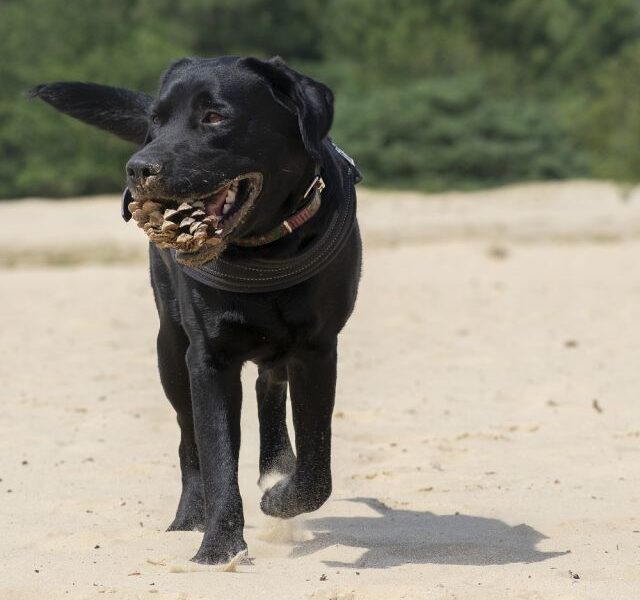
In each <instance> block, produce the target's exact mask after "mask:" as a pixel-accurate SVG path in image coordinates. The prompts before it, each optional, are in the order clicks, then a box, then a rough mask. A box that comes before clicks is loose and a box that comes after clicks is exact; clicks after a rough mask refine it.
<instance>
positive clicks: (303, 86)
mask: <svg viewBox="0 0 640 600" xmlns="http://www.w3.org/2000/svg"><path fill="white" fill-rule="evenodd" d="M243 62H244V64H245V65H246V66H247V67H249V68H250V69H251V70H252V71H254V72H256V73H258V74H259V75H261V76H263V77H264V78H265V79H266V80H267V81H268V83H269V84H270V88H271V92H272V94H273V96H274V98H275V99H276V100H277V101H278V102H279V103H280V104H282V105H283V106H284V107H285V108H287V109H288V110H290V111H292V112H294V113H295V114H296V115H297V117H298V126H299V128H300V135H301V136H302V142H303V143H304V146H305V148H306V149H307V151H308V152H309V153H310V154H311V156H313V158H315V159H316V160H319V158H320V149H321V147H322V141H323V140H324V138H325V137H326V136H327V134H328V133H329V129H330V128H331V123H332V122H333V92H332V91H331V90H330V89H329V88H328V87H327V86H326V85H324V84H323V83H320V82H318V81H315V80H314V79H311V77H307V76H306V75H302V73H298V71H295V70H294V69H292V68H291V67H289V65H287V63H286V62H285V61H284V60H282V58H280V57H279V56H274V57H273V58H271V59H269V60H267V61H264V60H260V59H257V58H245V59H243Z"/></svg>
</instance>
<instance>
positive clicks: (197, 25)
mask: <svg viewBox="0 0 640 600" xmlns="http://www.w3.org/2000/svg"><path fill="white" fill-rule="evenodd" d="M218 54H252V55H257V56H261V57H268V56H271V55H274V54H279V55H281V56H283V57H284V58H285V59H287V60H288V61H289V62H290V63H291V64H292V65H293V66H295V67H297V68H299V69H301V70H303V71H306V72H308V73H309V74H311V75H312V76H315V77H317V78H318V79H321V80H323V81H325V82H326V83H328V84H329V85H330V86H331V87H332V88H333V89H334V90H335V92H336V97H337V106H336V121H335V125H334V129H333V137H334V139H335V140H336V141H337V143H338V144H340V145H341V146H343V147H344V148H345V149H346V150H347V151H348V152H349V153H350V154H352V155H354V156H355V157H356V159H357V160H358V162H359V164H360V166H361V167H362V170H363V171H364V173H365V177H366V181H367V183H368V184H369V185H378V186H401V187H420V188H424V189H447V188H472V187H480V186H488V185H496V184H503V183H508V182H512V181H521V180H528V179H559V178H567V177H576V176H590V177H604V178H613V179H618V180H624V181H636V180H638V174H639V173H640V102H639V99H640V2H639V1H638V0H606V1H603V0H491V2H488V1H486V2H480V1H478V0H182V1H177V2H174V1H172V0H110V1H90V0H1V2H0V57H2V60H1V61H0V198H2V197H4V198H8V197H17V196H25V195H46V196H65V195H72V194H89V193H98V192H105V191H114V190H117V189H119V187H120V186H121V185H122V181H123V175H122V173H123V165H124V163H125V161H126V158H127V157H128V155H129V154H130V153H131V150H132V149H131V147H130V146H129V145H127V144H126V143H124V142H120V141H118V140H116V139H114V138H111V137H109V136H108V135H105V134H103V133H100V132H98V131H93V130H91V129H90V128H88V127H86V126H84V125H82V124H80V123H76V122H74V121H72V120H71V119H69V118H66V117H61V116H58V115H56V114H54V113H53V111H52V109H50V108H48V107H46V106H44V105H43V104H41V103H37V102H28V101H27V100H26V99H25V97H24V91H25V90H27V89H29V88H30V87H32V86H33V85H35V84H37V83H41V82H45V81H53V80H84V81H97V82H101V83H109V84H114V85H120V86H125V87H131V88H134V89H140V90H144V91H148V92H153V91H154V90H155V87H156V83H157V81H158V78H159V75H160V73H161V72H162V71H163V69H164V68H166V66H167V65H168V64H169V63H170V62H171V61H173V60H175V59H176V58H179V57H181V56H185V55H201V56H206V55H209V56H212V55H218Z"/></svg>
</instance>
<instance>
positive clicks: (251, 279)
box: [161, 140, 362, 293]
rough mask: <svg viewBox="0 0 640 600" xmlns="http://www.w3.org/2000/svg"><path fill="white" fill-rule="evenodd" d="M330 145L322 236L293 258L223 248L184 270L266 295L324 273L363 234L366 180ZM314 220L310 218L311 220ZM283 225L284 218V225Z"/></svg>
mask: <svg viewBox="0 0 640 600" xmlns="http://www.w3.org/2000/svg"><path fill="white" fill-rule="evenodd" d="M325 148H326V150H327V151H326V153H325V161H324V164H323V174H324V175H325V176H326V177H327V187H326V190H325V201H326V202H328V204H329V205H330V206H331V207H332V208H331V213H330V217H329V220H328V222H327V225H326V226H325V227H324V229H323V231H322V233H321V234H320V235H319V236H318V238H317V239H316V240H314V241H313V242H312V243H311V244H310V245H309V246H306V247H305V248H304V249H303V250H302V251H300V252H298V253H296V254H295V255H294V256H290V257H287V258H280V259H278V258H258V257H255V258H254V257H252V256H251V255H250V254H248V255H243V256H239V255H236V254H231V255H229V254H227V252H223V253H222V254H221V255H220V256H218V257H217V258H214V259H213V260H210V261H209V262H206V263H205V264H203V265H202V266H199V267H190V266H187V265H182V264H180V263H178V266H179V267H180V269H181V270H182V272H183V273H184V274H185V275H188V276H189V277H191V278H192V279H195V280H196V281H198V282H200V283H202V284H204V285H206V286H209V287H212V288H216V289H218V290H222V291H226V292H240V293H260V292H273V291H278V290H283V289H286V288H289V287H291V286H293V285H296V284H298V283H301V282H303V281H306V280H307V279H309V278H311V277H313V276H314V275H316V274H317V273H319V272H320V271H322V270H323V269H324V268H325V267H326V266H327V265H328V264H329V263H330V262H331V261H332V260H333V259H335V258H336V257H337V256H338V255H339V254H340V252H341V250H342V249H343V248H344V247H345V245H346V243H347V241H348V240H349V239H350V238H351V236H352V235H353V234H354V231H355V235H358V233H357V229H358V225H357V221H356V191H355V184H357V183H359V182H360V181H361V179H362V176H361V175H360V172H359V171H358V168H357V167H356V165H355V163H354V162H353V160H352V159H351V157H349V156H348V155H346V154H345V153H344V152H343V151H341V150H340V149H339V148H338V147H337V146H336V145H335V144H334V143H333V142H332V141H331V140H327V143H326V146H325ZM322 183H323V184H324V182H322ZM312 190H315V194H314V198H313V199H312V201H311V202H310V204H312V203H313V202H314V201H316V202H319V196H320V192H321V191H322V186H321V185H320V182H319V181H316V180H314V181H313V182H312V186H310V188H309V193H311V191H312ZM318 190H320V191H318ZM316 198H318V200H316ZM308 206H309V205H307V207H308ZM307 207H305V208H307ZM302 210H304V209H302ZM294 217H295V215H294V216H293V217H290V218H289V219H287V222H288V223H289V225H290V226H291V221H292V220H293V218H294ZM309 218H310V217H307V220H308V219H309ZM296 222H297V221H296ZM296 222H294V224H296ZM283 224H284V222H283V223H281V224H280V226H279V228H281V227H282V225H283ZM300 224H301V223H300ZM300 224H297V225H296V227H299V226H300ZM285 229H286V225H285ZM292 230H293V228H292ZM287 233H288V229H287ZM161 252H170V253H172V255H173V260H175V251H173V250H161Z"/></svg>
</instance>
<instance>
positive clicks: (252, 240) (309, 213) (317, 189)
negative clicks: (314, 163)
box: [231, 175, 325, 247]
mask: <svg viewBox="0 0 640 600" xmlns="http://www.w3.org/2000/svg"><path fill="white" fill-rule="evenodd" d="M324 188H325V183H324V180H323V179H322V177H320V175H316V176H315V177H314V179H313V181H312V182H311V185H309V187H308V188H307V191H306V192H305V193H304V196H302V199H303V200H306V199H307V198H308V197H309V196H310V195H311V193H313V197H312V198H311V200H310V201H309V202H308V203H307V204H306V205H305V206H303V207H302V208H301V209H300V210H299V211H297V212H296V213H294V214H293V215H291V216H290V217H287V218H286V219H285V220H284V221H282V223H280V224H279V225H277V226H276V227H274V228H273V229H271V230H270V231H267V233H263V234H260V235H252V236H250V237H245V238H241V239H239V240H234V241H233V242H231V243H232V244H233V245H234V246H251V247H255V246H264V245H265V244H270V243H271V242H275V241H276V240H279V239H280V238H283V237H285V236H286V235H289V234H290V233H293V232H294V230H296V229H298V227H300V226H301V225H304V224H305V223H306V222H307V221H308V220H309V219H310V218H311V217H313V215H315V214H316V213H317V212H318V210H319V209H320V205H321V204H322V190H324Z"/></svg>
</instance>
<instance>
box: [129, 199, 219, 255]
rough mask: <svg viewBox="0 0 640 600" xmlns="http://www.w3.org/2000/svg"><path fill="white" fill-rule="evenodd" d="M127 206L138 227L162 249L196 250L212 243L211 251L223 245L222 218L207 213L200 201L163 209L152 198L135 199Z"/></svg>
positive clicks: (185, 251) (190, 251) (186, 251)
mask: <svg viewBox="0 0 640 600" xmlns="http://www.w3.org/2000/svg"><path fill="white" fill-rule="evenodd" d="M128 208H129V211H130V212H131V216H132V217H133V219H134V220H135V222H136V223H137V224H138V227H140V228H141V229H143V230H144V232H145V233H146V234H147V236H149V239H150V240H151V241H152V242H154V243H155V244H157V245H158V247H160V248H173V249H174V250H178V251H180V252H184V253H193V252H197V251H198V250H200V249H201V248H202V247H203V246H204V245H205V244H207V245H210V246H212V248H211V250H213V249H214V248H213V247H216V246H219V247H220V248H219V250H220V251H222V249H223V248H224V245H225V244H224V242H223V240H222V238H221V237H220V236H218V235H216V226H217V225H218V222H219V218H217V217H215V216H211V215H207V214H206V213H205V211H204V202H202V201H201V200H196V201H194V202H193V203H188V202H183V203H182V204H180V206H178V208H164V207H163V205H162V204H160V203H158V202H154V201H153V200H144V201H140V200H133V201H132V202H130V203H129V206H128ZM207 254H208V255H211V253H207Z"/></svg>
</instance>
